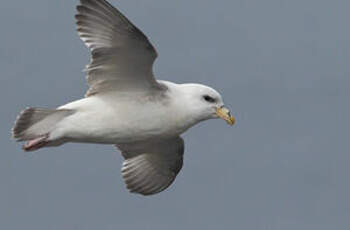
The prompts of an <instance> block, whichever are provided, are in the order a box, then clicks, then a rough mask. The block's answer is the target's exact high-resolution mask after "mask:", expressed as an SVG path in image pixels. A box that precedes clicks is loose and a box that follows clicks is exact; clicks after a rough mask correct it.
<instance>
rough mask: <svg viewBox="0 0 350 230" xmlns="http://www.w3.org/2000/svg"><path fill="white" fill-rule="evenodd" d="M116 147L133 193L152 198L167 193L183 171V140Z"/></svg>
mask: <svg viewBox="0 0 350 230" xmlns="http://www.w3.org/2000/svg"><path fill="white" fill-rule="evenodd" d="M117 147H118V148H119V149H120V150H121V151H122V154H123V156H124V158H125V161H124V162H123V167H122V176H123V179H124V181H125V184H126V186H127V188H128V189H129V191H130V192H133V193H139V194H142V195H152V194H156V193H159V192H161V191H163V190H165V189H166V188H168V187H169V186H170V185H171V184H172V183H173V181H174V180H175V177H176V175H177V174H178V173H179V172H180V170H181V168H182V164H183V153H184V142H183V139H182V138H181V137H176V138H172V139H166V140H153V141H147V142H138V143H130V144H121V145H117Z"/></svg>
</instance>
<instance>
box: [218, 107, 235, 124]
mask: <svg viewBox="0 0 350 230" xmlns="http://www.w3.org/2000/svg"><path fill="white" fill-rule="evenodd" d="M216 115H218V117H220V118H221V119H223V120H225V121H226V122H227V123H228V124H229V125H233V124H234V123H235V118H234V117H233V116H231V114H230V110H228V109H227V108H226V107H220V108H216Z"/></svg>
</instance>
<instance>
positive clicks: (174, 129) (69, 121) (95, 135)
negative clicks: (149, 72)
mask: <svg viewBox="0 0 350 230" xmlns="http://www.w3.org/2000/svg"><path fill="white" fill-rule="evenodd" d="M60 108H65V109H73V110H76V112H75V113H74V114H73V115H71V116H69V117H67V118H65V119H64V120H62V122H60V123H59V124H58V127H57V129H56V132H55V133H54V135H56V136H57V138H59V137H64V138H67V139H68V140H69V141H72V142H93V143H105V144H116V143H126V142H134V141H138V140H145V139H149V138H152V137H157V136H159V137H160V136H161V137H166V136H174V135H179V134H181V133H182V132H184V131H186V130H187V129H188V128H189V127H190V124H184V122H182V120H183V119H182V118H181V116H180V115H179V114H177V112H176V109H172V106H169V104H167V105H165V104H161V103H160V102H158V103H156V102H148V103H143V102H142V101H130V100H127V99H124V100H123V98H122V97H120V98H119V100H118V101H111V100H110V101H108V100H106V99H105V98H103V100H102V98H99V97H88V98H84V99H82V100H78V101H75V102H72V103H69V104H67V105H64V106H61V107H60Z"/></svg>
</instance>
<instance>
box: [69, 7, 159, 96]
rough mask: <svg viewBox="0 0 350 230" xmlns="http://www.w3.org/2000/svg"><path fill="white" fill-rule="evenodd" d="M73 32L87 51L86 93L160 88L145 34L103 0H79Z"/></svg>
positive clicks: (153, 57)
mask: <svg viewBox="0 0 350 230" xmlns="http://www.w3.org/2000/svg"><path fill="white" fill-rule="evenodd" d="M80 2H81V4H80V5H78V6H77V11H78V13H77V14H76V16H75V17H76V20H77V22H76V23H77V31H78V33H79V36H80V38H81V39H82V40H83V41H84V43H85V45H86V46H87V47H88V48H89V49H90V50H91V53H92V57H91V62H90V64H89V65H87V67H86V71H87V73H88V76H87V80H88V83H89V85H90V88H89V90H88V92H87V94H86V96H89V95H93V94H96V93H100V92H104V91H111V90H127V91H132V90H134V89H137V90H140V89H143V90H148V89H158V88H161V87H160V86H159V85H158V83H157V82H156V80H155V79H154V77H153V70H152V66H153V62H154V60H155V59H156V58H157V52H156V50H155V49H154V47H153V46H152V44H151V43H150V42H149V41H148V39H147V37H146V36H145V35H144V34H143V33H142V32H141V31H140V30H139V29H138V28H137V27H135V26H134V25H133V24H132V23H131V22H130V21H129V20H128V19H127V18H126V17H125V16H124V15H123V14H122V13H121V12H119V11H118V10H117V9H116V8H114V7H113V6H112V5H110V4H109V3H108V2H107V1H105V0H81V1H80Z"/></svg>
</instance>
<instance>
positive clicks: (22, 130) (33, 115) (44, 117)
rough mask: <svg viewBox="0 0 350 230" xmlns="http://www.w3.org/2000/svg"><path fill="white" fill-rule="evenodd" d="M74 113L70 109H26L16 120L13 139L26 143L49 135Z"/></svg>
mask: <svg viewBox="0 0 350 230" xmlns="http://www.w3.org/2000/svg"><path fill="white" fill-rule="evenodd" d="M73 113H74V111H73V110H68V109H42V108H26V109H25V110H23V111H22V112H21V113H20V114H19V115H18V117H17V119H16V122H15V125H14V127H13V128H12V137H13V138H15V139H17V141H26V140H33V139H35V138H38V137H40V136H43V135H48V134H49V133H50V132H51V131H52V130H53V129H54V128H55V127H56V124H57V123H58V122H60V121H61V120H62V119H63V118H65V117H67V116H69V115H71V114H73Z"/></svg>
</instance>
